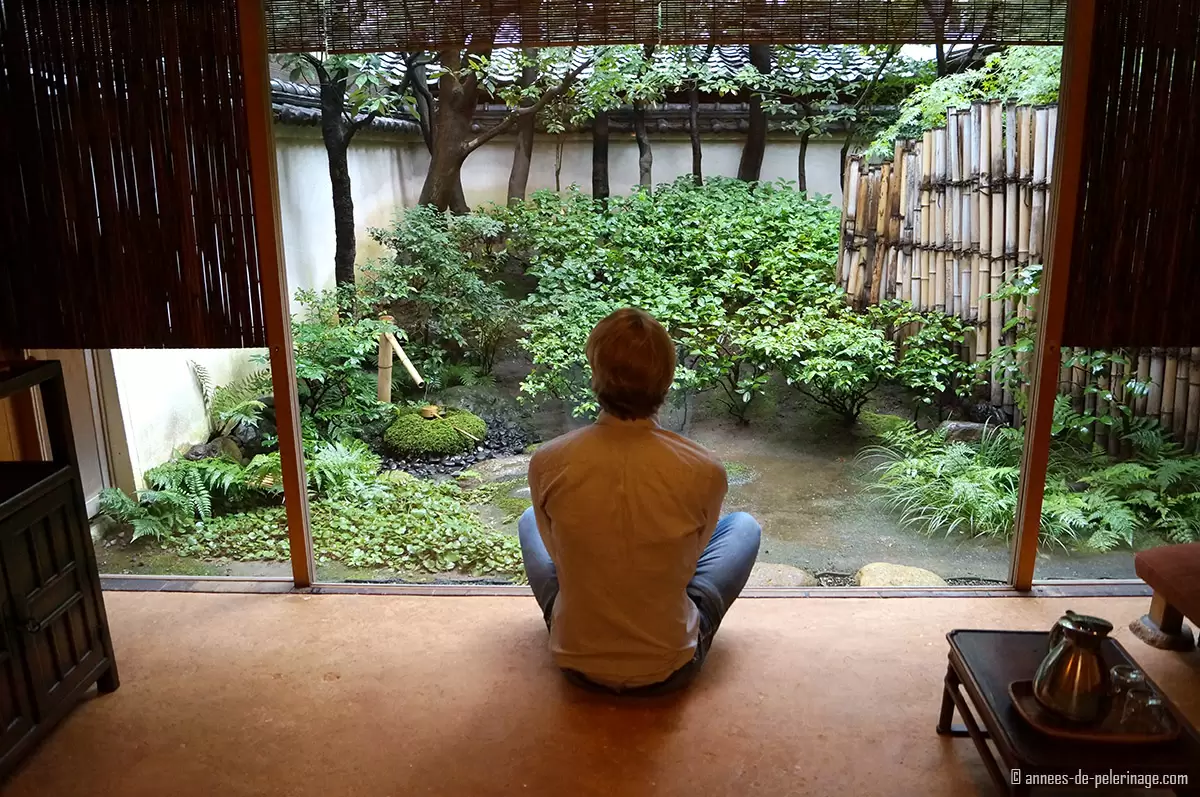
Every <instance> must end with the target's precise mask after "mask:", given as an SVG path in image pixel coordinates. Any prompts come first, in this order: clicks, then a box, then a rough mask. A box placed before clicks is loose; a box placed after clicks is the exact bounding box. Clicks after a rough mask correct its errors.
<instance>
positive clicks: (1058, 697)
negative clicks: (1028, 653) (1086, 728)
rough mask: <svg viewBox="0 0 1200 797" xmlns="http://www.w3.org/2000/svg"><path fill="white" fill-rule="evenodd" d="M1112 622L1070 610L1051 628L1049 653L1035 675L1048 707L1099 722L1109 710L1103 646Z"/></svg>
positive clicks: (1041, 700)
mask: <svg viewBox="0 0 1200 797" xmlns="http://www.w3.org/2000/svg"><path fill="white" fill-rule="evenodd" d="M1112 630H1113V626H1112V623H1110V622H1108V621H1107V620H1103V619H1101V618H1099V617H1089V616H1087V615H1084V614H1076V613H1075V612H1072V611H1068V612H1067V613H1066V614H1065V615H1063V616H1062V617H1061V618H1060V619H1059V621H1058V622H1057V623H1055V624H1054V627H1053V628H1052V629H1050V653H1049V654H1048V655H1047V656H1046V658H1045V659H1044V660H1043V661H1042V663H1041V666H1039V667H1038V670H1037V675H1035V676H1034V678H1033V694H1034V697H1036V698H1037V701H1038V702H1039V703H1041V704H1042V706H1044V707H1045V708H1047V709H1049V710H1050V711H1052V712H1054V713H1055V714H1057V715H1059V716H1060V717H1064V718H1065V719H1068V720H1072V721H1074V722H1097V721H1099V720H1101V719H1103V718H1104V715H1105V714H1106V713H1107V712H1108V709H1109V674H1108V667H1107V666H1106V665H1105V664H1104V657H1103V656H1102V655H1101V652H1100V647H1101V645H1103V644H1104V640H1105V639H1107V638H1108V635H1109V634H1110V633H1112Z"/></svg>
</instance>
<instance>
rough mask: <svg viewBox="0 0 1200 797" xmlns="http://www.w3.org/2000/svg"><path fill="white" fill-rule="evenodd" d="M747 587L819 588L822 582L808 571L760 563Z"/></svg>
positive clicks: (752, 571) (752, 573)
mask: <svg viewBox="0 0 1200 797" xmlns="http://www.w3.org/2000/svg"><path fill="white" fill-rule="evenodd" d="M746 586H747V587H819V586H821V582H820V581H819V580H818V579H817V577H816V576H814V575H813V574H812V573H809V572H808V571H807V570H801V569H800V568H798V567H792V566H791V565H782V564H776V563H775V562H758V563H757V564H755V565H754V569H753V570H751V571H750V580H749V581H747V582H746Z"/></svg>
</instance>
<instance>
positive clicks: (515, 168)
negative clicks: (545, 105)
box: [508, 49, 538, 206]
mask: <svg viewBox="0 0 1200 797" xmlns="http://www.w3.org/2000/svg"><path fill="white" fill-rule="evenodd" d="M537 54H538V51H537V50H536V49H533V50H526V52H525V55H526V56H527V57H529V58H530V59H531V60H535V61H536V59H537ZM537 77H538V73H537V64H536V63H533V64H529V65H526V66H525V67H524V68H523V69H522V70H521V86H522V87H523V88H528V87H529V86H532V85H533V84H534V83H535V82H537ZM521 104H522V105H525V106H528V105H532V104H533V103H532V102H531V101H529V100H526V101H525V102H523V103H521ZM536 122H537V118H536V115H535V114H529V115H528V116H523V117H521V119H520V120H519V121H518V122H517V142H516V144H515V145H514V146H513V163H512V171H511V172H510V173H509V176H508V204H509V206H512V205H516V204H518V203H520V202H522V201H524V199H525V190H526V187H527V186H528V185H529V166H530V163H531V162H532V160H533V134H534V125H535V123H536Z"/></svg>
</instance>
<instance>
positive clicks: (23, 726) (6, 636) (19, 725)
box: [0, 568, 34, 757]
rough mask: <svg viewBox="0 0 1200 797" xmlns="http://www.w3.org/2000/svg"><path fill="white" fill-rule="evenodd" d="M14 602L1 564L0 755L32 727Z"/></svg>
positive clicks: (31, 713) (25, 673)
mask: <svg viewBox="0 0 1200 797" xmlns="http://www.w3.org/2000/svg"><path fill="white" fill-rule="evenodd" d="M13 622H14V621H13V614H12V602H11V601H9V600H8V591H7V588H6V585H5V583H4V570H3V568H0V757H3V755H4V754H5V753H6V752H8V751H9V750H11V749H13V748H14V747H16V746H17V744H18V743H19V742H20V741H21V740H22V739H24V738H25V735H26V734H28V733H29V732H30V731H31V730H33V724H34V722H33V703H32V701H31V700H30V696H29V688H30V684H29V678H28V676H27V668H26V667H25V666H24V663H23V662H22V661H21V659H20V658H19V655H18V654H19V652H20V646H19V645H18V644H17V639H16V634H15V629H14V627H13Z"/></svg>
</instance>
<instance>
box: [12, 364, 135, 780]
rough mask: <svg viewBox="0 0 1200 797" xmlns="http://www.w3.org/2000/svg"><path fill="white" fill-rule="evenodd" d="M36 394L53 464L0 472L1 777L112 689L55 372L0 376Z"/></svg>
mask: <svg viewBox="0 0 1200 797" xmlns="http://www.w3.org/2000/svg"><path fill="white" fill-rule="evenodd" d="M34 386H37V387H38V389H39V390H40V391H41V397H42V407H43V412H44V415H45V418H46V427H47V434H48V437H49V438H50V449H51V455H52V461H51V462H2V463H0V777H3V776H4V775H5V774H7V773H8V772H9V771H10V770H11V769H12V767H13V766H14V765H15V764H16V763H17V762H18V761H19V760H20V759H21V757H22V756H24V755H25V754H26V753H27V752H28V751H29V750H31V749H32V747H33V746H34V745H35V744H36V743H37V742H38V740H40V739H41V738H42V737H44V736H45V735H46V734H47V733H49V732H50V730H51V729H52V728H53V727H54V725H55V724H57V723H58V722H59V721H60V720H61V719H62V718H63V717H64V716H66V714H67V713H68V712H69V711H70V710H71V708H72V707H73V706H74V705H75V704H76V703H77V702H78V700H79V698H80V697H81V696H82V695H83V693H84V692H86V691H87V690H88V689H89V688H91V686H92V684H97V685H98V687H99V689H100V691H102V692H111V691H112V690H114V689H116V688H117V685H118V680H117V669H116V664H115V662H114V659H113V651H112V641H111V639H110V637H109V632H108V620H107V618H106V616H105V613H104V602H103V597H102V594H101V591H100V576H99V573H98V572H97V569H96V558H95V553H94V551H93V549H92V540H91V535H90V533H89V528H88V518H87V509H86V508H85V506H84V498H83V489H82V485H81V484H80V480H79V471H78V469H77V467H76V463H75V459H74V449H73V447H72V444H71V440H72V437H71V429H70V420H69V418H68V417H67V415H66V396H65V393H64V391H63V386H62V372H61V370H60V369H59V368H58V363H38V364H33V365H25V364H22V365H19V366H10V367H8V369H7V370H5V368H4V367H0V397H2V396H5V395H11V394H12V393H13V392H14V391H16V390H21V389H29V388H31V387H34Z"/></svg>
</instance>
